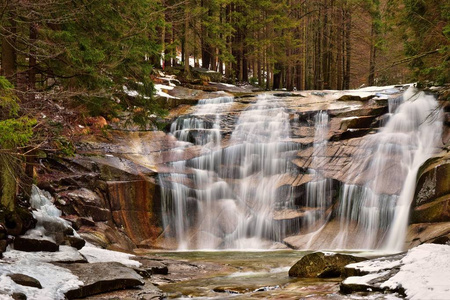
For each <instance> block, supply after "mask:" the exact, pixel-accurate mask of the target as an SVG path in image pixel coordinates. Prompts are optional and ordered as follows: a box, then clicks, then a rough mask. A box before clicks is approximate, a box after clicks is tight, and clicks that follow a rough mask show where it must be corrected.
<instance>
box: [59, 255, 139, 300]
mask: <svg viewBox="0 0 450 300" xmlns="http://www.w3.org/2000/svg"><path fill="white" fill-rule="evenodd" d="M58 266H60V267H63V268H66V269H68V270H70V272H71V273H72V274H74V275H75V276H77V277H78V278H79V280H81V281H82V282H83V285H82V286H80V287H79V288H76V289H72V290H70V291H68V292H66V297H67V298H68V299H75V298H84V297H86V296H90V295H94V294H99V293H104V292H109V291H113V290H120V289H125V288H131V287H137V286H141V285H144V281H143V280H142V277H141V276H140V275H138V274H137V273H136V272H135V271H134V270H133V269H130V268H128V267H125V266H123V265H122V264H120V263H116V262H108V263H90V264H58Z"/></svg>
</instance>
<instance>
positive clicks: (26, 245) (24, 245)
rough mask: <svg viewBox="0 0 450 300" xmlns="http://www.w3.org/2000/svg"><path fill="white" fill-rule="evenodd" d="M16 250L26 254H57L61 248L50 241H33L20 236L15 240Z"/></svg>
mask: <svg viewBox="0 0 450 300" xmlns="http://www.w3.org/2000/svg"><path fill="white" fill-rule="evenodd" d="M14 249H15V250H19V251H25V252H38V251H45V252H56V251H58V250H59V246H58V245H57V244H56V243H54V242H52V241H49V240H44V239H33V238H27V237H22V236H19V237H16V238H15V240H14Z"/></svg>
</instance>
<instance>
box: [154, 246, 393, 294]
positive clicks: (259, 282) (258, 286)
mask: <svg viewBox="0 0 450 300" xmlns="http://www.w3.org/2000/svg"><path fill="white" fill-rule="evenodd" d="M333 252H334V251H333ZM308 253H311V252H310V251H295V250H282V251H179V252H152V253H151V254H150V253H149V255H151V256H154V257H160V258H170V259H176V260H185V261H189V262H194V263H195V262H208V263H214V264H219V265H222V266H224V268H223V269H221V271H219V272H213V273H210V274H207V275H206V276H205V277H202V278H198V279H192V280H187V281H181V282H175V283H169V284H163V285H160V286H159V288H160V289H161V290H162V291H163V292H164V293H165V294H166V297H167V298H166V299H239V300H241V299H330V300H333V299H388V300H392V299H401V298H398V297H397V296H395V295H393V294H380V293H358V294H352V295H343V294H340V293H339V284H340V282H341V279H339V278H333V279H318V278H291V277H289V276H288V271H289V268H290V267H291V266H292V265H294V264H295V263H296V262H297V261H298V260H299V259H300V258H301V257H303V256H304V255H306V254H308ZM339 253H343V252H342V251H340V252H339ZM345 253H349V252H345ZM350 254H352V255H357V256H365V257H370V256H379V254H378V253H374V252H361V251H359V252H351V253H350Z"/></svg>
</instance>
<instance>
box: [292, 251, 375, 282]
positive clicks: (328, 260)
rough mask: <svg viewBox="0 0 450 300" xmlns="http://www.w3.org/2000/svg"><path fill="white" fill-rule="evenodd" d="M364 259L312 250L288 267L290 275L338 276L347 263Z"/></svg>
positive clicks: (311, 276) (302, 276)
mask: <svg viewBox="0 0 450 300" xmlns="http://www.w3.org/2000/svg"><path fill="white" fill-rule="evenodd" d="M363 260H366V258H362V257H356V256H352V255H345V254H333V255H326V254H324V253H322V252H314V253H311V254H308V255H305V256H304V257H302V259H300V260H299V261H298V262H297V263H295V264H294V265H293V266H292V267H291V268H290V269H289V276H290V277H301V278H316V277H317V278H333V277H340V276H341V274H342V273H343V270H344V267H345V266H346V265H348V264H351V263H355V262H359V261H363Z"/></svg>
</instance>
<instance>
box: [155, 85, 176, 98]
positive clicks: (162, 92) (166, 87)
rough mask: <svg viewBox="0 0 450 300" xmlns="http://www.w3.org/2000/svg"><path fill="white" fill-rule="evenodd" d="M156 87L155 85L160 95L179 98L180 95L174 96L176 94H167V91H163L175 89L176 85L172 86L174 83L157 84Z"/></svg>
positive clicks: (157, 93)
mask: <svg viewBox="0 0 450 300" xmlns="http://www.w3.org/2000/svg"><path fill="white" fill-rule="evenodd" d="M154 87H155V90H156V95H158V96H160V97H165V98H172V99H178V97H174V96H172V95H169V94H167V93H166V92H164V91H163V90H173V89H174V86H172V85H165V84H155V85H154Z"/></svg>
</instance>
